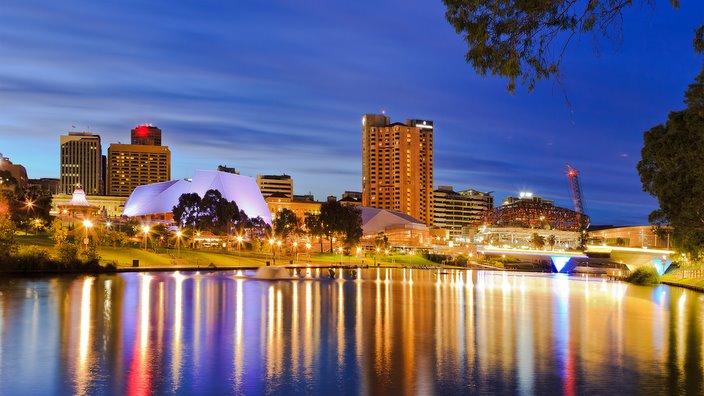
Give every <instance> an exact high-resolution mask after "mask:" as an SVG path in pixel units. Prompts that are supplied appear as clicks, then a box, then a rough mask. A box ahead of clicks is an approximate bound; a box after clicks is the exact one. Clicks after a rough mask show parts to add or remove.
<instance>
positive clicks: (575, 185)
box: [565, 164, 589, 229]
mask: <svg viewBox="0 0 704 396" xmlns="http://www.w3.org/2000/svg"><path fill="white" fill-rule="evenodd" d="M565 165H567V178H568V179H569V182H570V191H571V193H572V203H574V211H575V212H577V213H578V217H579V223H580V224H579V225H580V228H581V229H586V228H587V227H589V224H586V222H585V221H584V219H585V218H586V215H585V213H584V200H583V199H582V188H581V187H580V185H579V171H578V170H577V169H575V168H573V167H571V166H570V164H565Z"/></svg>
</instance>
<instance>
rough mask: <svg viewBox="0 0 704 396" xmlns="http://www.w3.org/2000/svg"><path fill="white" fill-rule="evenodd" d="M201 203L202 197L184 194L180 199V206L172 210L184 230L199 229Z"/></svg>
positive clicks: (194, 194)
mask: <svg viewBox="0 0 704 396" xmlns="http://www.w3.org/2000/svg"><path fill="white" fill-rule="evenodd" d="M200 203H201V199H200V195H198V194H196V193H190V194H188V193H187V194H182V195H181V196H180V197H178V204H177V205H176V206H174V208H173V210H172V212H173V214H174V220H175V221H176V223H178V224H179V225H180V226H181V227H184V228H187V227H193V228H196V227H198V222H199V214H200Z"/></svg>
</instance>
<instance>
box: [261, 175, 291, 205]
mask: <svg viewBox="0 0 704 396" xmlns="http://www.w3.org/2000/svg"><path fill="white" fill-rule="evenodd" d="M257 185H258V186H259V190H260V191H261V192H262V195H263V196H264V198H268V197H270V196H272V195H276V196H277V197H284V198H289V199H293V179H291V176H289V175H257Z"/></svg>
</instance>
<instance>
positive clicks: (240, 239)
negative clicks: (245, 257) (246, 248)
mask: <svg viewBox="0 0 704 396" xmlns="http://www.w3.org/2000/svg"><path fill="white" fill-rule="evenodd" d="M237 254H239V256H240V257H242V235H237Z"/></svg>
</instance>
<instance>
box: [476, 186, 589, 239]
mask: <svg viewBox="0 0 704 396" xmlns="http://www.w3.org/2000/svg"><path fill="white" fill-rule="evenodd" d="M485 223H486V224H487V225H492V226H495V227H521V228H533V229H536V228H540V229H554V230H562V231H580V230H581V229H582V228H583V227H584V224H589V217H588V216H586V215H585V214H582V213H579V212H577V211H574V210H570V209H565V208H560V207H557V206H555V205H554V201H552V200H547V199H543V198H541V197H537V196H533V194H531V193H525V192H522V193H521V194H520V195H519V196H518V197H508V198H506V199H505V200H504V204H503V205H501V206H499V207H497V208H495V209H494V210H493V211H490V212H488V215H487V219H486V222H485Z"/></svg>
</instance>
